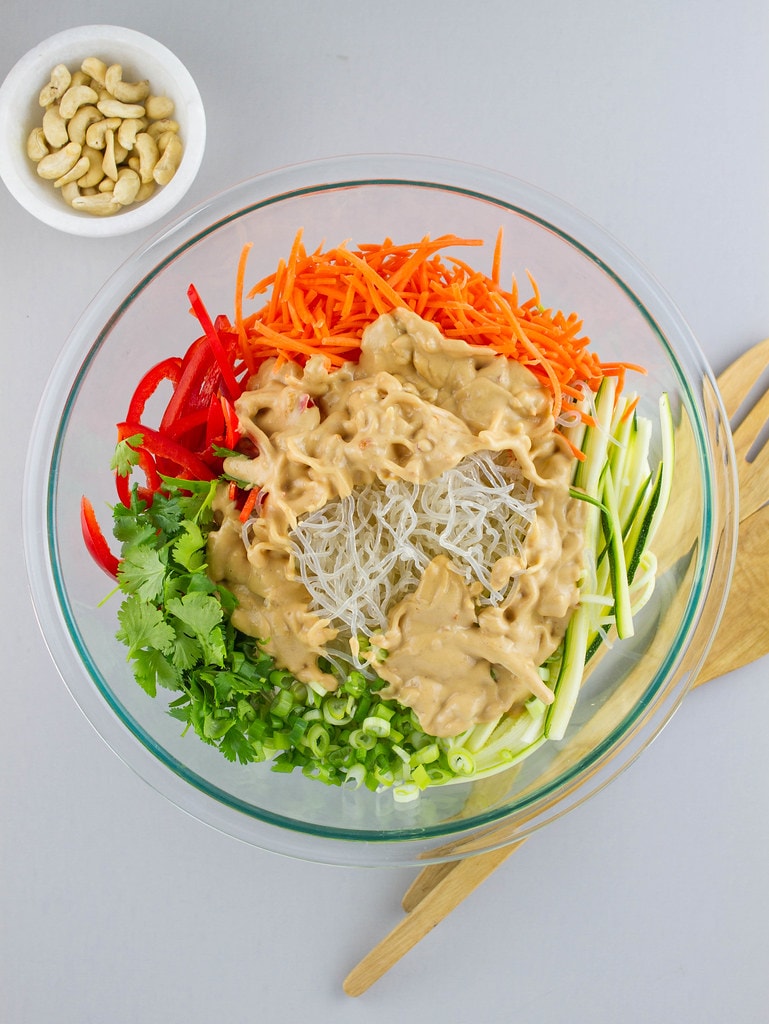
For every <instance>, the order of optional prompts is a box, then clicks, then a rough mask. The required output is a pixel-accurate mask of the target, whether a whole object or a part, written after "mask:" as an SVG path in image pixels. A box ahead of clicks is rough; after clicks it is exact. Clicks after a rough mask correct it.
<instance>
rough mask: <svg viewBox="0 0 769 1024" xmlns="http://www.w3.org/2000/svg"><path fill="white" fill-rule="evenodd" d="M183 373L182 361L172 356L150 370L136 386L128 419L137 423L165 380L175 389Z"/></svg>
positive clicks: (129, 407)
mask: <svg viewBox="0 0 769 1024" xmlns="http://www.w3.org/2000/svg"><path fill="white" fill-rule="evenodd" d="M181 373H182V361H181V359H180V358H179V357H178V356H171V357H169V358H168V359H164V360H163V361H162V362H160V363H158V364H157V365H156V366H153V367H152V369H151V370H148V371H147V372H146V373H145V374H144V376H143V377H142V379H141V380H140V381H139V383H138V384H137V386H136V390H135V391H134V393H133V396H132V398H131V401H130V403H129V406H128V412H127V413H126V419H127V420H130V421H132V422H137V421H138V420H140V419H141V418H142V416H143V415H144V406H145V405H146V404H147V402H148V401H149V399H150V398H151V397H152V395H154V393H155V392H156V391H157V389H158V385H159V384H161V383H162V382H163V381H164V380H170V381H171V383H172V384H173V385H174V387H175V386H176V385H177V384H178V383H179V378H180V377H181Z"/></svg>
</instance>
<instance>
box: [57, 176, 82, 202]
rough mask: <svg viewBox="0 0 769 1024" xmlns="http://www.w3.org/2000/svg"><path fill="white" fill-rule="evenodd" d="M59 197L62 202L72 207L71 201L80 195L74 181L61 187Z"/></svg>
mask: <svg viewBox="0 0 769 1024" xmlns="http://www.w3.org/2000/svg"><path fill="white" fill-rule="evenodd" d="M61 195H62V198H63V200H64V202H65V203H68V204H69V205H70V206H72V200H73V199H74V198H75V196H79V195H80V189H79V188H78V186H77V184H76V183H75V182H74V181H68V182H67V183H66V185H62V186H61Z"/></svg>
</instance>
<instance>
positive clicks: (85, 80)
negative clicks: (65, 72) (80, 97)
mask: <svg viewBox="0 0 769 1024" xmlns="http://www.w3.org/2000/svg"><path fill="white" fill-rule="evenodd" d="M69 84H70V86H73V85H88V86H90V87H91V88H92V89H93V88H94V87H93V86H92V85H91V76H90V75H87V74H86V73H85V71H82V70H81V71H74V72H73V73H72V81H71V82H70V83H69ZM94 92H96V90H95V89H94Z"/></svg>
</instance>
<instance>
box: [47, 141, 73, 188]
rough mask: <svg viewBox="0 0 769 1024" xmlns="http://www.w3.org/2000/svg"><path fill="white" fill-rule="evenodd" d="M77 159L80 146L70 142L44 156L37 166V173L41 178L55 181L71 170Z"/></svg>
mask: <svg viewBox="0 0 769 1024" xmlns="http://www.w3.org/2000/svg"><path fill="white" fill-rule="evenodd" d="M79 159H80V146H78V144H77V143H76V142H70V143H68V144H67V145H66V146H64V148H63V149H57V150H54V152H53V153H49V154H48V156H44V157H43V159H42V160H40V161H39V163H38V165H37V173H38V174H39V175H40V177H41V178H46V179H49V180H50V181H55V180H56V178H60V177H61V176H62V175H63V174H66V173H67V171H69V170H71V169H72V168H73V167H74V166H75V164H76V163H77V162H78V160H79Z"/></svg>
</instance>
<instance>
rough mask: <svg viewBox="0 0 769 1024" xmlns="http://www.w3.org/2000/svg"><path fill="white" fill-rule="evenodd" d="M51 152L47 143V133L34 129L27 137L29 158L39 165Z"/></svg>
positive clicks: (40, 129)
mask: <svg viewBox="0 0 769 1024" xmlns="http://www.w3.org/2000/svg"><path fill="white" fill-rule="evenodd" d="M49 152H50V150H49V148H48V143H47V142H46V141H45V132H44V131H43V129H42V128H33V129H32V131H31V132H30V133H29V135H28V136H27V156H28V157H29V159H30V160H34V161H35V163H37V162H38V160H42V159H43V157H44V156H48V154H49Z"/></svg>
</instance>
